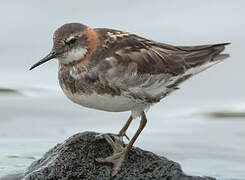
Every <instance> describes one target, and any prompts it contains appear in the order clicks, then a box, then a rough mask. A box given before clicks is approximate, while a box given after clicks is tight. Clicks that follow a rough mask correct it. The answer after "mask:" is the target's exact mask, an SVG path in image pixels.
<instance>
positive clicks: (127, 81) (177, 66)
mask: <svg viewBox="0 0 245 180" xmlns="http://www.w3.org/2000/svg"><path fill="white" fill-rule="evenodd" d="M228 44H229V43H222V44H211V45H200V46H173V45H169V44H165V43H160V42H156V41H153V40H149V39H147V38H143V37H140V36H138V35H135V34H131V33H128V32H123V31H120V30H113V29H105V28H96V29H92V28H90V27H88V26H86V25H83V24H79V23H69V24H64V25H63V26H61V27H60V28H58V29H57V30H56V31H55V33H54V36H53V48H52V50H51V52H50V53H49V54H48V55H47V56H46V57H44V58H43V59H42V60H40V61H39V62H37V63H36V64H34V65H33V66H32V67H31V68H30V70H31V69H33V68H35V67H37V66H39V65H41V64H43V63H45V62H47V61H49V60H51V59H54V58H57V59H58V61H59V75H58V77H59V83H60V86H61V88H62V90H63V91H64V93H65V95H66V96H67V97H68V98H69V99H70V100H71V101H73V102H74V103H77V104H79V105H82V106H85V107H88V108H93V109H98V110H104V111H110V112H122V111H131V115H130V117H129V119H128V121H127V122H126V124H125V125H124V126H123V128H122V129H121V130H120V131H119V133H118V134H104V137H105V139H106V140H107V142H108V143H109V144H110V145H111V147H112V148H113V155H111V156H109V157H107V158H97V161H98V162H101V163H104V162H110V163H113V169H112V176H114V175H116V174H117V173H118V172H119V171H120V169H121V167H122V166H123V162H124V161H125V160H126V159H127V157H128V152H129V151H130V149H131V148H132V147H133V144H134V142H135V141H136V139H137V138H138V136H139V134H140V133H141V131H142V130H143V129H144V127H145V125H146V122H147V118H146V115H145V111H146V110H147V109H148V108H149V107H151V106H152V105H154V104H156V103H158V102H159V101H160V100H161V99H163V98H164V97H166V96H167V95H169V94H170V93H171V92H173V91H174V90H176V89H178V87H179V85H180V83H182V82H183V81H185V80H187V79H189V78H190V77H192V76H193V75H195V74H197V73H199V72H201V71H204V70H205V69H207V68H209V67H211V66H212V65H214V64H216V63H219V62H221V61H222V60H223V59H225V58H227V57H229V54H221V52H222V51H223V50H224V48H225V45H228ZM136 117H141V121H140V125H139V127H138V130H137V131H136V133H135V135H134V136H133V138H132V139H131V140H130V141H129V143H128V144H127V145H126V146H124V145H123V137H124V136H126V131H127V129H128V127H129V125H130V123H131V122H132V120H133V119H134V118H136ZM126 137H127V136H126Z"/></svg>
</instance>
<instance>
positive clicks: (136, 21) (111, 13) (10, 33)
mask: <svg viewBox="0 0 245 180" xmlns="http://www.w3.org/2000/svg"><path fill="white" fill-rule="evenodd" d="M70 3H73V4H76V6H74V7H73V8H69V7H71V4H70ZM94 3H95V1H89V2H86V4H84V2H80V4H77V2H75V1H69V2H68V1H67V2H61V1H58V0H56V1H47V2H45V3H44V2H42V1H40V2H39V1H35V2H34V1H21V2H20V1H18V2H17V1H16V2H14V1H6V2H4V3H2V5H1V7H0V15H1V16H0V21H1V24H2V27H7V28H1V29H0V39H1V44H0V52H1V53H0V58H1V61H0V177H1V176H3V175H6V174H10V173H13V172H16V171H21V170H24V169H25V167H27V166H28V165H29V164H30V163H31V162H32V161H33V160H35V159H38V158H40V157H41V156H42V154H43V153H45V152H46V151H47V150H49V149H50V148H52V147H53V146H54V145H55V144H57V143H59V142H62V141H63V140H65V139H66V138H67V137H69V136H71V135H73V134H75V133H77V132H82V131H99V132H117V131H118V130H120V128H121V127H122V125H123V124H124V123H125V121H126V120H127V118H128V116H129V113H128V112H125V113H108V112H101V111H95V110H91V109H86V108H82V107H80V106H78V105H75V104H73V103H71V102H70V101H69V100H68V99H67V98H66V97H65V96H64V95H63V93H62V92H61V90H60V88H59V86H58V81H57V68H56V65H57V64H56V63H55V62H54V61H53V62H50V63H48V64H46V65H43V66H42V67H40V68H38V69H36V70H34V71H32V72H29V71H28V68H29V67H30V65H32V64H33V63H35V62H36V61H38V60H39V59H40V58H41V57H42V56H44V55H45V53H48V52H49V50H50V49H51V47H52V44H51V43H52V42H51V36H52V33H53V31H54V30H55V29H56V28H57V27H58V26H60V25H61V24H63V23H66V22H74V21H77V22H82V23H85V24H88V25H91V26H93V27H110V28H116V29H123V30H126V31H130V32H134V33H137V34H140V35H143V36H146V37H150V38H152V39H154V40H158V41H163V42H167V43H172V44H178V45H193V44H205V43H217V42H219V43H220V42H227V41H229V42H232V43H233V44H232V45H231V46H229V47H228V48H227V50H226V52H228V53H231V58H229V59H228V60H227V61H225V62H223V63H220V64H218V65H216V66H215V67H213V68H211V69H210V70H208V71H207V72H204V73H201V74H199V75H198V76H197V77H195V78H193V79H191V80H189V81H188V82H186V83H184V84H183V85H182V86H181V89H180V90H178V91H176V92H175V93H173V94H172V95H171V96H169V97H167V98H166V99H165V100H163V101H162V102H161V103H159V104H157V105H155V106H153V107H152V108H151V109H150V110H149V112H148V113H147V117H148V124H147V127H146V128H145V129H144V131H143V133H142V134H141V136H140V137H139V139H138V141H137V142H136V144H135V146H138V147H140V148H143V149H146V150H148V151H152V152H154V153H156V154H159V155H163V156H165V157H167V158H169V159H171V160H174V161H177V162H179V163H180V164H181V166H182V168H183V170H184V171H185V172H186V173H187V174H191V175H199V176H213V177H216V178H218V179H232V180H234V179H240V180H242V179H245V153H244V152H245V131H244V129H245V96H244V92H245V85H244V83H243V77H244V67H245V61H244V53H243V51H244V50H243V43H244V40H245V37H244V35H243V34H244V28H245V25H244V22H243V21H236V20H237V19H239V18H241V17H244V15H245V12H244V8H245V3H244V1H242V0H241V1H236V3H233V2H232V1H224V0H222V1H221V0H220V1H219V0H218V1H214V2H212V3H211V2H209V3H208V4H207V3H206V2H202V3H201V2H197V1H194V0H192V1H188V2H185V3H184V2H180V1H179V2H177V1H176V2H174V1H171V2H165V1H164V2H163V1H160V0H159V1H154V4H153V3H152V2H150V1H149V2H144V3H143V2H141V3H140V4H139V3H138V2H131V1H122V2H118V3H117V4H115V3H114V1H112V0H109V1H107V2H103V3H101V2H98V1H96V3H99V4H98V6H94ZM81 7H85V8H82V10H81ZM217 7H219V8H217ZM149 12H151V13H149ZM207 12H208V13H207ZM6 14H8V17H7V18H6ZM10 22H11V23H10ZM138 123H139V120H135V122H133V124H132V125H131V126H130V129H129V132H128V135H129V136H131V137H132V135H133V133H134V132H135V131H136V129H137V126H138Z"/></svg>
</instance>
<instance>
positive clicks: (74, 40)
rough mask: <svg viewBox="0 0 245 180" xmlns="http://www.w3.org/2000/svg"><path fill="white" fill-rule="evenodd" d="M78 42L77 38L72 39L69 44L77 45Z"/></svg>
mask: <svg viewBox="0 0 245 180" xmlns="http://www.w3.org/2000/svg"><path fill="white" fill-rule="evenodd" d="M76 41H77V39H76V38H72V39H71V40H70V41H69V43H70V44H73V43H75V42H76Z"/></svg>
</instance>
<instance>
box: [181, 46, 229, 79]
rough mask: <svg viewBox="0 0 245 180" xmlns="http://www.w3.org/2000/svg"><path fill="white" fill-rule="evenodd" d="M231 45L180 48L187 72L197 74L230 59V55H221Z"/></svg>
mask: <svg viewBox="0 0 245 180" xmlns="http://www.w3.org/2000/svg"><path fill="white" fill-rule="evenodd" d="M229 44H230V43H222V44H212V45H203V46H179V47H177V48H178V49H180V50H182V52H183V56H184V58H185V61H186V63H187V64H188V66H189V67H188V69H187V72H189V73H190V74H193V75H194V74H197V73H199V72H202V71H204V70H205V69H207V68H209V67H211V66H213V65H214V64H217V63H219V62H221V61H222V60H224V59H225V58H227V57H229V54H221V52H222V51H224V49H225V46H226V45H229Z"/></svg>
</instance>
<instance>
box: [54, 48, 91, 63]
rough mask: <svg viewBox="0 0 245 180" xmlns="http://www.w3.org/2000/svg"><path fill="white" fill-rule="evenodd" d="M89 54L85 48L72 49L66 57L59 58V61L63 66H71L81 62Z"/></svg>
mask: <svg viewBox="0 0 245 180" xmlns="http://www.w3.org/2000/svg"><path fill="white" fill-rule="evenodd" d="M87 52H88V50H87V49H85V48H77V49H72V50H70V51H68V52H67V54H66V56H65V57H59V58H58V59H59V61H60V62H61V63H63V64H69V63H72V62H74V61H79V60H81V59H83V58H84V57H85V56H86V54H87Z"/></svg>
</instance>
